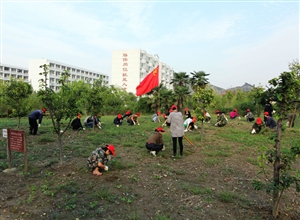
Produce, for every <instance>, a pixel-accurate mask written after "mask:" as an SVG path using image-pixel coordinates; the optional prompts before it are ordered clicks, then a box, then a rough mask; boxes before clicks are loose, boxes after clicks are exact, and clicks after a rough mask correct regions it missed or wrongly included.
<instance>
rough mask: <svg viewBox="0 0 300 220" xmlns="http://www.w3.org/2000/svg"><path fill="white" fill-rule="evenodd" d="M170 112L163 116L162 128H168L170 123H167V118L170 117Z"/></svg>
mask: <svg viewBox="0 0 300 220" xmlns="http://www.w3.org/2000/svg"><path fill="white" fill-rule="evenodd" d="M171 112H172V109H170V110H169V111H168V112H167V113H166V114H164V120H165V121H164V123H163V124H162V126H168V127H170V125H171V124H170V123H168V117H169V115H170V113H171Z"/></svg>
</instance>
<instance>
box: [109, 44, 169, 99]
mask: <svg viewBox="0 0 300 220" xmlns="http://www.w3.org/2000/svg"><path fill="white" fill-rule="evenodd" d="M158 65H159V83H163V84H164V86H166V87H167V88H168V89H173V86H172V85H170V81H171V79H173V73H174V71H173V69H172V68H170V67H169V66H168V65H166V64H165V63H162V62H160V61H159V58H158V56H153V55H150V54H147V52H146V51H144V50H141V49H132V50H114V51H112V67H111V85H114V86H117V87H120V88H122V89H123V90H125V91H127V92H132V93H133V94H136V87H137V86H138V85H139V84H140V82H141V81H142V80H143V79H144V78H145V76H147V75H148V74H149V73H150V72H151V71H152V70H153V69H154V68H155V67H157V66H158Z"/></svg>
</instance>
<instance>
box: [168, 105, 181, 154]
mask: <svg viewBox="0 0 300 220" xmlns="http://www.w3.org/2000/svg"><path fill="white" fill-rule="evenodd" d="M171 109H172V112H171V113H170V115H169V116H168V119H167V122H168V123H170V131H171V135H172V142H173V155H172V157H175V156H176V153H177V140H178V143H179V150H180V152H179V153H180V156H182V154H183V143H182V139H183V135H184V125H183V117H182V113H181V112H179V111H177V106H176V105H172V107H171Z"/></svg>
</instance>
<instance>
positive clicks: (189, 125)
mask: <svg viewBox="0 0 300 220" xmlns="http://www.w3.org/2000/svg"><path fill="white" fill-rule="evenodd" d="M196 120H197V119H196V117H193V118H187V119H186V120H185V121H184V122H183V126H184V128H185V130H184V132H187V131H192V130H193V129H195V128H196V125H195V123H196ZM196 129H197V128H196Z"/></svg>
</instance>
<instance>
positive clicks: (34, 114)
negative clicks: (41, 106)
mask: <svg viewBox="0 0 300 220" xmlns="http://www.w3.org/2000/svg"><path fill="white" fill-rule="evenodd" d="M28 118H31V119H35V120H37V119H39V124H41V123H42V120H43V113H42V110H35V111H33V112H31V113H30V114H29V116H28Z"/></svg>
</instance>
